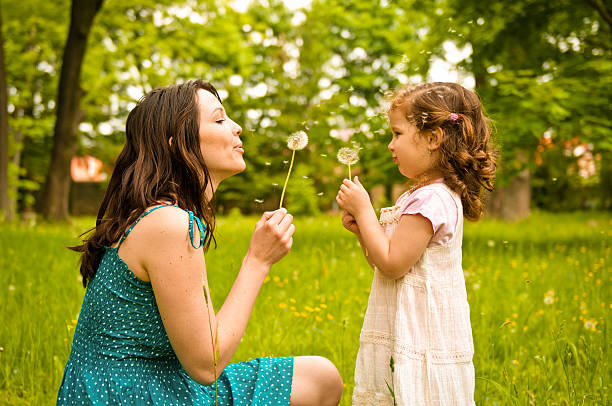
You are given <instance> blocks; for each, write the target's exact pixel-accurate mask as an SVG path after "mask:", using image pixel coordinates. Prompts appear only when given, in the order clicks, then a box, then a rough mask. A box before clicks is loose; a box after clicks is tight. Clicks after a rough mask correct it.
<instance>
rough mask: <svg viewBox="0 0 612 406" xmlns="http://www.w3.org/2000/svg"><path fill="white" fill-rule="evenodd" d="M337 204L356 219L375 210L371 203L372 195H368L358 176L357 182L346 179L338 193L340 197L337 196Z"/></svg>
mask: <svg viewBox="0 0 612 406" xmlns="http://www.w3.org/2000/svg"><path fill="white" fill-rule="evenodd" d="M336 202H338V205H339V206H340V207H341V208H342V209H344V210H345V211H347V212H348V213H349V214H351V215H352V216H353V217H354V218H355V219H357V218H358V217H359V216H360V215H362V214H364V213H366V212H368V211H372V210H373V208H372V203H371V202H370V195H368V192H367V191H366V190H365V188H364V187H363V185H362V184H361V182H359V178H358V177H357V176H355V182H352V181H350V180H349V179H344V182H342V185H341V186H340V190H339V191H338V195H337V196H336Z"/></svg>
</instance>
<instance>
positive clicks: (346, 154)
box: [338, 147, 359, 179]
mask: <svg viewBox="0 0 612 406" xmlns="http://www.w3.org/2000/svg"><path fill="white" fill-rule="evenodd" d="M338 161H340V162H341V163H343V164H345V165H348V174H349V177H348V178H349V179H351V165H355V164H356V163H357V162H359V148H349V147H343V148H340V150H338Z"/></svg>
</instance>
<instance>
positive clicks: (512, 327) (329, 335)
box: [0, 213, 612, 405]
mask: <svg viewBox="0 0 612 406" xmlns="http://www.w3.org/2000/svg"><path fill="white" fill-rule="evenodd" d="M256 220H257V219H256V218H241V217H228V218H221V219H219V221H218V231H219V234H218V238H217V240H218V243H219V247H218V249H216V250H211V251H210V252H209V254H207V265H208V272H209V280H210V286H211V294H212V297H213V301H214V303H215V305H216V307H217V308H218V307H219V305H220V304H221V303H222V301H223V299H224V297H225V296H226V295H227V293H228V291H229V289H230V286H231V284H232V282H233V279H234V277H235V274H236V272H237V270H238V267H239V265H240V263H241V260H242V256H243V255H244V253H245V251H246V248H247V246H248V242H249V237H250V233H251V232H252V229H253V226H254V224H255V222H256ZM92 223H93V219H91V218H84V219H77V220H76V222H75V224H73V225H53V224H51V225H50V224H38V225H36V226H33V227H30V226H24V225H6V224H2V225H0V270H1V271H0V292H2V293H1V294H0V314H1V315H2V322H1V323H0V347H2V350H1V352H0V404H11V405H34V404H36V405H38V404H52V403H54V401H55V395H56V392H57V388H58V386H59V384H60V382H61V378H62V372H63V368H64V365H65V362H66V360H67V357H68V354H69V351H70V342H71V339H72V334H73V332H74V325H75V322H76V319H77V317H78V316H77V315H78V312H79V308H80V305H81V301H82V298H83V294H84V290H83V288H82V287H81V282H80V281H79V278H78V266H77V260H78V257H77V255H76V254H75V253H73V252H71V251H68V250H67V249H65V248H64V247H65V246H66V245H69V244H73V243H75V242H77V239H76V236H77V235H78V234H79V233H80V232H82V231H84V230H85V229H86V228H87V227H88V226H89V225H91V224H92ZM296 226H297V231H296V236H295V243H294V247H293V250H292V251H291V253H290V254H289V255H288V256H287V257H286V258H285V259H283V260H282V261H281V262H280V263H279V264H277V265H275V266H274V267H273V268H272V271H271V273H270V279H269V280H268V281H267V282H266V283H265V284H264V286H263V288H262V290H261V293H260V296H259V298H258V301H257V303H256V307H255V309H254V311H253V316H252V318H251V320H250V322H249V326H248V328H247V331H246V334H245V336H244V338H243V341H242V343H241V345H240V346H239V347H238V351H237V352H236V354H235V357H234V361H240V360H245V359H250V358H253V357H257V356H265V355H310V354H317V355H323V356H325V357H328V358H329V359H331V360H332V361H333V362H334V363H335V364H336V365H337V366H338V368H339V370H340V372H341V374H342V377H343V379H344V382H345V384H346V388H345V392H344V396H343V400H342V405H349V404H350V394H351V392H352V387H353V372H354V364H355V356H356V353H357V348H358V345H359V331H360V329H361V323H362V318H363V315H364V311H365V307H366V304H367V298H368V290H369V287H370V283H371V271H370V269H369V268H368V266H367V264H366V262H365V260H364V259H363V258H362V256H361V252H360V249H359V247H358V245H357V242H356V241H355V239H354V238H352V236H351V235H350V234H349V233H348V232H345V231H344V230H343V229H342V227H341V225H340V220H339V218H337V217H325V216H321V217H318V218H314V219H308V218H306V219H301V218H298V219H296ZM610 230H612V216H611V215H610V213H573V214H557V215H553V214H547V213H534V215H532V217H531V218H529V219H528V220H525V221H522V222H517V223H513V224H507V223H502V222H495V221H491V220H485V221H482V222H480V223H477V224H471V223H467V224H466V226H465V237H464V250H463V254H464V259H463V266H464V269H465V272H466V282H467V289H468V295H469V301H470V308H471V316H472V329H473V335H474V343H475V348H476V353H475V356H474V364H475V367H476V377H477V379H476V403H477V404H479V405H494V404H497V405H528V404H537V405H563V404H571V405H582V404H585V405H591V404H595V405H605V404H609V403H610V402H611V401H612V398H611V397H610V395H609V393H610V392H612V390H611V388H610V377H611V374H612V373H611V369H610V342H611V341H612V340H611V339H610V337H609V333H610V330H609V326H610V323H611V321H612V320H611V317H610V313H611V310H612V298H611V289H610V285H611V283H610V282H611V279H612V273H611V272H610V270H611V266H610V264H611V261H612V255H611V254H612V231H610ZM545 300H546V302H548V303H549V304H547V303H545Z"/></svg>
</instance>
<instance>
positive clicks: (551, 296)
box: [544, 290, 555, 305]
mask: <svg viewBox="0 0 612 406" xmlns="http://www.w3.org/2000/svg"><path fill="white" fill-rule="evenodd" d="M554 302H555V291H554V290H549V291H548V292H546V293H544V304H547V305H551V304H553V303H554Z"/></svg>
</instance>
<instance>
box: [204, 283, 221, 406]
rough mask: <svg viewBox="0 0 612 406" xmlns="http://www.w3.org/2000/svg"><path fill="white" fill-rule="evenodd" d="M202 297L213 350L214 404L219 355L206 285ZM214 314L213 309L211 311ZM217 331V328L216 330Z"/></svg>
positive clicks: (216, 402)
mask: <svg viewBox="0 0 612 406" xmlns="http://www.w3.org/2000/svg"><path fill="white" fill-rule="evenodd" d="M204 299H206V310H207V311H208V328H209V329H210V341H211V343H212V350H213V374H214V376H215V406H216V405H218V404H219V400H218V399H217V388H218V386H217V362H219V357H218V351H219V347H218V346H217V345H215V344H217V338H218V336H217V334H215V338H213V330H212V324H211V322H210V304H209V301H208V294H207V293H206V287H204ZM213 314H214V311H213ZM217 332H218V330H217Z"/></svg>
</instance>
